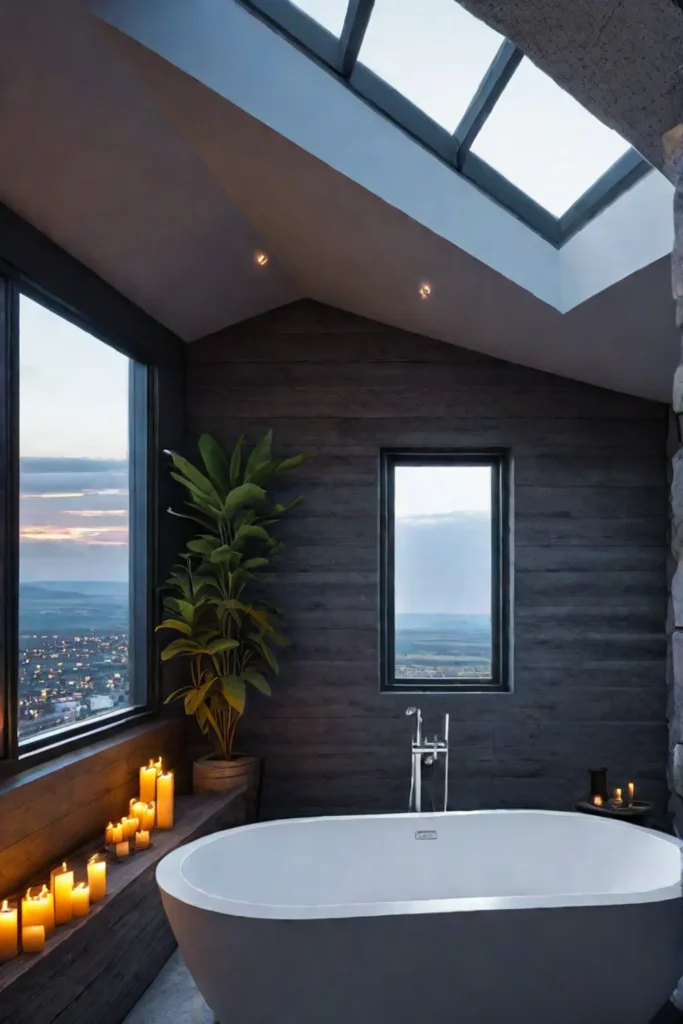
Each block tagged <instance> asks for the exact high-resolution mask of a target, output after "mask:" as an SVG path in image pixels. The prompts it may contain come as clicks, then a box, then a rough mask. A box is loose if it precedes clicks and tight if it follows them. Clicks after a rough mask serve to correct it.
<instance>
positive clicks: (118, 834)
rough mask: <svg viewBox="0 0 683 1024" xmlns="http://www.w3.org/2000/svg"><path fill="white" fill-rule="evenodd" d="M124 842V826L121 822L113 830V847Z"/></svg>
mask: <svg viewBox="0 0 683 1024" xmlns="http://www.w3.org/2000/svg"><path fill="white" fill-rule="evenodd" d="M121 842H123V825H122V824H121V822H120V821H119V822H117V823H116V825H114V827H113V829H112V830H111V843H110V845H111V846H116V844H117V843H121Z"/></svg>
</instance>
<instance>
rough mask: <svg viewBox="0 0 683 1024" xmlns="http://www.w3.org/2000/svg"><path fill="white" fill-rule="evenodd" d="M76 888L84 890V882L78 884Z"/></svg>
mask: <svg viewBox="0 0 683 1024" xmlns="http://www.w3.org/2000/svg"><path fill="white" fill-rule="evenodd" d="M76 888H77V889H85V888H86V884H85V882H79V883H78V885H77V886H76Z"/></svg>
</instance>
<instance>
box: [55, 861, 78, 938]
mask: <svg viewBox="0 0 683 1024" xmlns="http://www.w3.org/2000/svg"><path fill="white" fill-rule="evenodd" d="M73 887H74V873H73V871H67V868H66V864H62V866H61V868H60V870H59V871H57V872H56V873H53V877H52V892H53V895H54V898H55V924H67V922H68V921H70V920H71V914H72V911H71V891H72V889H73Z"/></svg>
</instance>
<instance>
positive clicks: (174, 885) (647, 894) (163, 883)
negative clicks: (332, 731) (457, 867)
mask: <svg viewBox="0 0 683 1024" xmlns="http://www.w3.org/2000/svg"><path fill="white" fill-rule="evenodd" d="M491 814H495V815H528V814H533V815H543V816H549V817H556V818H557V817H563V818H573V819H575V818H581V819H585V818H586V815H583V814H579V813H578V812H576V811H551V810H542V809H536V808H500V809H492V810H486V809H481V810H473V811H437V812H425V813H422V814H415V813H413V812H404V813H398V814H373V815H363V814H344V815H317V816H313V817H305V818H275V819H273V820H270V821H259V822H254V823H252V824H249V825H241V826H238V827H237V828H234V829H226V830H224V831H221V832H214V833H212V834H210V835H208V836H203V837H202V838H200V839H196V840H194V841H193V842H192V843H188V844H187V845H186V846H181V847H179V848H178V849H177V850H174V851H172V852H171V853H168V854H167V855H166V856H165V857H164V858H163V859H162V860H161V861H160V862H159V864H158V865H157V868H156V881H157V885H158V886H159V888H160V890H161V892H162V893H163V894H167V895H168V896H170V897H172V898H174V899H177V900H179V901H180V902H181V903H187V904H189V905H190V906H194V907H197V908H198V909H200V910H207V911H211V912H213V913H218V914H225V915H228V916H231V917H243V918H253V919H256V920H282V921H303V920H311V921H315V920H327V919H329V918H348V917H379V916H386V915H393V914H396V915H410V914H448V913H450V914H452V913H465V912H473V911H490V910H536V909H542V908H546V907H547V908H569V907H588V906H622V905H633V904H639V903H658V902H664V901H666V900H673V899H681V898H682V897H683V843H682V841H681V840H679V839H678V838H677V837H676V836H672V835H667V834H666V833H663V832H659V831H657V830H655V829H647V828H643V827H642V826H640V825H634V824H632V823H630V822H627V821H617V820H614V819H608V818H597V817H596V818H595V819H594V820H595V821H599V822H601V823H602V826H603V827H604V825H607V826H608V827H613V828H617V829H634V828H635V829H637V830H638V832H645V833H648V834H650V835H653V836H655V837H656V838H657V839H661V840H662V841H664V842H666V843H669V844H670V845H673V846H675V847H677V849H678V853H679V857H680V858H681V874H679V879H678V881H676V882H675V883H672V884H671V885H667V886H662V887H659V888H656V889H645V890H636V891H632V892H619V893H606V892H587V893H561V892H560V893H552V894H549V895H544V896H473V897H449V898H444V899H430V900H395V901H391V902H389V901H385V902H376V903H326V904H315V905H314V904H265V903H253V902H248V901H243V900H233V899H227V898H225V897H222V896H216V895H214V894H212V893H209V892H206V891H205V890H203V889H199V888H197V887H196V886H194V885H192V884H191V883H190V882H188V880H187V879H186V878H185V876H184V875H183V873H182V866H183V863H184V862H185V860H186V859H187V858H188V857H190V856H191V855H192V853H193V852H194V851H195V850H197V849H199V848H200V847H202V846H206V845H209V844H211V843H214V842H218V841H220V840H221V839H225V837H228V836H230V834H231V833H233V832H238V833H240V834H241V833H243V832H246V831H255V830H257V829H259V830H260V829H271V828H274V827H277V826H278V825H282V824H292V825H294V824H296V823H301V824H303V823H311V822H316V821H328V820H334V821H358V820H359V819H363V818H367V817H371V818H381V819H387V818H391V819H396V818H401V819H404V820H406V819H410V820H413V821H415V822H419V821H426V820H434V819H437V820H438V819H440V818H454V817H465V816H467V817H472V816H474V815H477V816H478V815H491Z"/></svg>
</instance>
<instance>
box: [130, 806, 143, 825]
mask: <svg viewBox="0 0 683 1024" xmlns="http://www.w3.org/2000/svg"><path fill="white" fill-rule="evenodd" d="M146 810H147V804H146V803H145V801H144V800H131V802H130V816H131V818H137V819H138V821H139V822H140V824H141V825H142V817H143V815H144V813H145V811H146Z"/></svg>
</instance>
